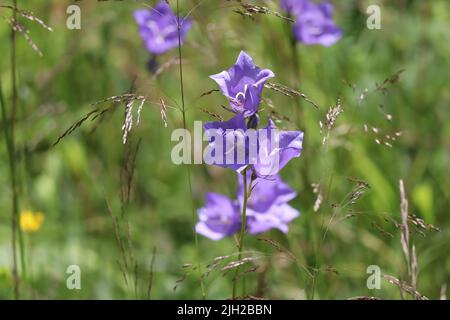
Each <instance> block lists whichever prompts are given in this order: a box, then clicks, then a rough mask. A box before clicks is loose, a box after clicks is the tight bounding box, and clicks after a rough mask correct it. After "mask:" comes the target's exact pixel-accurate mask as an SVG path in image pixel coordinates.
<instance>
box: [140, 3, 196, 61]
mask: <svg viewBox="0 0 450 320" xmlns="http://www.w3.org/2000/svg"><path fill="white" fill-rule="evenodd" d="M134 19H135V21H136V23H137V25H138V29H139V34H140V36H141V38H142V40H143V41H144V45H145V48H146V49H147V51H148V52H150V53H151V54H152V55H154V56H159V55H162V54H163V53H165V52H167V51H169V50H171V49H173V48H177V47H178V40H179V39H178V17H177V15H176V14H175V13H174V12H173V11H172V9H171V7H170V6H169V4H168V3H167V2H166V1H165V0H160V1H159V2H158V3H157V4H156V5H155V6H154V7H152V8H145V9H140V10H136V11H135V12H134ZM179 22H180V40H181V43H182V44H183V43H184V40H185V38H186V35H187V33H188V31H189V30H190V29H191V27H192V22H191V20H190V19H188V18H183V17H180V19H179Z"/></svg>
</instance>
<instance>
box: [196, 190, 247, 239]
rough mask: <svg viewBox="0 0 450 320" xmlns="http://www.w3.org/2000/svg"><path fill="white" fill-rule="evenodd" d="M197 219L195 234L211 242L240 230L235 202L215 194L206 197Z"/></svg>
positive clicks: (237, 206)
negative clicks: (204, 204)
mask: <svg viewBox="0 0 450 320" xmlns="http://www.w3.org/2000/svg"><path fill="white" fill-rule="evenodd" d="M198 217H199V220H200V221H199V222H198V223H197V225H196V226H195V230H196V232H197V233H198V234H201V235H203V236H205V237H207V238H210V239H211V240H220V239H222V238H224V237H228V236H231V235H232V234H234V233H236V232H237V231H238V230H240V228H241V217H240V214H239V205H238V203H237V201H232V200H230V199H229V198H228V197H226V196H223V195H220V194H217V193H208V194H207V195H206V206H205V207H203V208H200V209H199V210H198Z"/></svg>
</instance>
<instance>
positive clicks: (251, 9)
mask: <svg viewBox="0 0 450 320" xmlns="http://www.w3.org/2000/svg"><path fill="white" fill-rule="evenodd" d="M227 1H231V0H227ZM235 1H236V2H237V3H238V4H239V5H240V9H236V10H234V12H235V13H237V14H240V15H241V16H243V17H246V18H250V19H252V20H254V19H255V15H273V16H275V17H277V18H280V19H282V20H285V21H288V22H291V23H292V22H295V20H293V19H291V18H289V17H286V16H284V15H282V14H281V13H279V12H277V11H273V10H271V9H269V8H267V7H264V6H256V5H253V4H249V3H244V2H242V1H241V0H235Z"/></svg>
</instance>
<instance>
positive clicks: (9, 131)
mask: <svg viewBox="0 0 450 320" xmlns="http://www.w3.org/2000/svg"><path fill="white" fill-rule="evenodd" d="M13 7H14V10H13V23H16V20H17V0H14V1H13ZM11 85H12V108H11V117H10V119H9V120H8V118H7V113H6V107H5V103H4V99H3V95H2V97H1V100H2V101H1V104H2V116H3V126H4V131H5V137H6V140H7V144H8V155H9V172H10V176H11V189H12V214H11V231H12V235H11V244H12V256H13V266H12V276H13V281H14V299H16V300H17V299H19V297H20V279H19V274H18V270H17V269H18V268H17V231H18V217H19V207H18V203H19V200H18V190H17V176H16V161H15V143H14V125H15V118H16V111H17V79H16V31H15V30H14V28H12V31H11ZM20 243H21V244H22V241H20ZM21 258H22V260H23V249H22V245H21ZM22 263H23V262H22Z"/></svg>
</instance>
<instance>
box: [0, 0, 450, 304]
mask: <svg viewBox="0 0 450 320" xmlns="http://www.w3.org/2000/svg"><path fill="white" fill-rule="evenodd" d="M171 2H174V1H171ZM11 3H12V1H6V0H4V1H3V0H2V1H1V4H4V5H10V4H11ZM146 3H147V4H149V5H152V4H154V2H153V1H147V2H146ZM251 3H254V4H259V5H265V6H269V7H270V8H271V9H273V10H278V11H279V10H280V9H279V7H278V1H254V2H251ZM374 3H377V4H379V5H380V7H381V14H382V29H381V30H369V29H367V27H366V19H367V16H366V13H365V12H366V8H367V7H368V6H369V5H370V4H374ZM70 4H74V2H72V1H60V0H58V1H56V0H47V1H38V0H30V1H26V2H25V1H19V8H21V9H26V10H31V11H33V12H34V14H35V15H36V16H37V17H40V18H41V19H42V20H43V21H45V22H46V23H47V24H48V25H49V26H51V27H52V28H53V29H54V32H52V33H49V32H48V31H46V30H45V29H43V28H41V27H39V26H38V25H37V24H36V23H33V22H29V21H26V20H25V19H23V18H22V19H21V18H19V21H20V22H21V23H23V24H24V25H26V26H27V27H28V28H29V29H30V34H29V35H30V37H31V38H32V39H33V41H34V42H35V43H36V45H37V46H38V47H39V48H40V49H41V50H42V52H43V57H39V56H38V55H37V54H36V52H34V51H33V50H32V49H31V47H30V46H29V44H28V43H27V41H26V40H25V39H24V38H23V37H22V36H21V35H18V39H17V46H18V48H17V63H18V94H19V111H18V116H17V119H18V120H17V124H16V136H17V137H16V144H17V148H18V155H17V160H16V161H17V167H18V176H19V187H20V188H19V194H20V209H21V211H22V210H32V211H39V212H42V213H43V214H44V215H45V221H44V223H43V225H42V227H41V228H40V230H38V231H37V232H35V233H25V234H24V240H25V241H24V242H25V254H26V262H27V263H26V267H27V270H26V271H27V274H26V278H23V279H22V281H21V296H22V298H30V299H52V298H56V299H134V298H139V299H145V298H148V295H147V293H148V287H149V283H150V282H151V298H153V299H200V298H201V297H202V295H201V290H200V286H199V282H198V273H197V272H196V271H192V270H191V269H190V268H189V267H185V268H183V265H184V264H189V263H194V264H195V263H196V261H197V260H196V253H195V252H196V249H195V244H194V236H193V231H192V230H193V224H194V222H193V220H192V204H191V203H192V201H194V205H195V207H196V208H198V207H200V206H202V205H203V204H204V197H205V193H206V192H217V193H223V194H226V195H228V196H230V197H234V195H235V189H236V184H237V183H236V176H235V174H234V173H233V172H232V171H229V170H222V169H218V168H213V167H209V166H206V165H192V166H191V173H192V187H193V196H192V197H191V195H190V193H189V188H188V183H187V170H186V167H184V166H176V165H174V164H173V163H172V162H171V158H170V152H171V149H172V147H173V146H174V143H173V142H171V140H170V137H171V132H172V130H174V129H176V128H180V127H182V116H181V113H180V112H179V111H178V110H176V109H173V108H168V110H167V115H168V127H167V128H165V127H164V124H163V121H162V120H161V116H160V110H159V107H158V106H157V105H155V104H151V103H149V104H146V105H145V106H144V108H143V110H142V114H141V123H140V125H139V126H138V127H134V128H133V131H132V133H131V137H130V140H129V142H128V144H127V145H126V146H124V145H123V144H122V132H121V127H122V123H123V113H124V111H123V110H124V106H123V105H118V106H117V109H116V111H115V112H109V113H106V114H105V116H104V117H102V118H98V119H96V120H93V121H91V120H88V121H86V122H85V123H84V124H83V125H82V126H81V127H80V128H79V129H78V130H76V131H75V132H74V133H73V134H72V135H70V136H68V137H66V138H64V139H63V140H62V141H61V142H60V143H59V144H58V145H56V146H55V147H51V144H52V143H54V142H55V141H56V139H57V138H58V137H59V136H60V135H61V134H62V133H63V132H64V131H65V130H66V129H67V128H69V126H71V125H72V124H73V123H74V122H76V121H77V120H79V119H80V118H81V117H82V116H83V115H84V114H86V113H87V112H89V111H90V110H92V109H93V108H94V107H93V106H92V105H91V104H92V103H94V102H97V101H100V100H102V99H104V98H107V97H111V96H114V95H119V94H123V93H126V92H128V91H129V90H130V88H131V87H133V88H134V92H135V93H137V94H142V95H146V96H148V97H150V99H151V101H155V102H158V101H159V100H160V99H161V98H162V99H164V101H165V102H166V104H167V105H168V106H176V104H177V103H178V104H180V103H181V98H180V83H179V75H178V66H177V65H175V64H173V63H172V64H171V63H170V61H174V60H173V59H176V58H177V54H178V52H177V50H172V51H170V52H168V53H166V54H164V55H163V56H161V57H159V58H158V63H159V64H160V65H162V64H164V63H166V62H169V64H168V67H167V68H166V69H165V70H164V71H163V72H162V73H161V74H160V75H159V76H157V77H154V76H153V75H152V74H151V73H150V72H149V70H148V68H147V63H148V60H149V58H150V56H149V54H148V53H147V52H146V51H145V49H144V48H143V45H142V41H141V39H140V37H139V35H138V33H137V27H136V25H135V23H134V20H133V17H132V13H133V11H134V10H136V9H138V8H142V7H144V5H143V4H141V3H136V2H134V1H107V2H96V1H80V2H77V4H78V5H79V6H80V7H81V21H82V28H81V30H68V29H67V28H66V19H67V14H66V9H67V7H68V5H70ZM196 5H198V6H197V7H196V9H195V10H193V11H192V13H191V18H192V19H193V21H194V24H193V28H192V29H191V31H190V32H189V34H188V36H187V41H186V43H185V45H184V46H183V69H184V75H185V79H184V80H185V81H184V87H185V94H186V106H187V110H188V111H187V125H188V127H190V128H192V127H193V121H194V120H202V121H211V120H212V118H211V117H210V115H208V114H207V113H205V112H204V111H202V109H205V110H208V111H209V112H213V113H217V114H221V115H223V116H224V117H225V118H226V117H229V115H228V114H227V112H226V111H224V110H223V109H222V108H221V107H220V105H221V104H225V103H226V101H225V99H224V98H223V97H222V96H221V95H220V94H216V93H214V94H211V95H208V96H204V97H201V95H202V93H204V92H206V91H209V90H211V89H215V88H216V85H215V83H214V82H213V81H211V80H210V79H209V78H208V76H209V75H211V74H214V73H218V72H220V71H222V70H224V69H226V68H228V67H229V66H231V65H232V64H233V63H234V61H235V59H236V57H237V55H238V53H239V51H240V50H245V51H247V52H248V53H249V54H250V55H251V56H252V57H253V58H254V60H255V61H256V63H257V64H258V65H259V66H261V67H264V68H269V69H271V70H273V71H274V72H275V74H276V78H275V79H274V82H277V83H282V84H284V85H287V86H290V87H295V88H297V89H298V90H300V91H301V92H304V93H305V94H306V95H307V96H308V97H309V98H310V99H311V100H312V101H314V102H315V103H317V104H318V106H319V109H315V108H314V107H312V106H311V105H310V104H308V103H306V102H305V101H303V100H301V99H299V100H296V99H292V98H289V97H285V96H283V95H280V94H279V93H277V92H275V91H272V90H269V89H265V91H264V98H265V101H264V103H263V106H262V107H263V108H264V111H263V114H267V113H268V112H272V111H274V112H276V114H275V115H273V117H274V118H276V119H279V121H278V124H279V126H280V127H282V128H287V129H300V130H303V131H305V141H304V151H303V154H302V156H301V158H299V159H295V160H293V161H292V162H291V163H289V165H288V166H287V167H286V168H285V169H284V170H283V172H282V177H283V178H284V180H285V181H286V182H287V183H288V184H289V185H290V186H292V187H293V188H294V189H296V190H298V194H299V195H298V197H297V198H296V199H295V200H294V201H292V202H291V205H293V206H294V207H295V208H297V209H299V210H300V211H301V217H300V218H298V219H296V220H294V222H293V223H292V224H291V225H290V231H289V233H288V234H287V235H283V234H281V233H279V232H278V231H271V232H269V233H267V234H264V235H261V236H262V237H265V238H270V239H273V240H274V241H276V242H277V243H280V244H281V245H282V246H283V247H285V248H287V249H288V250H289V252H290V253H291V254H292V255H294V256H295V257H296V259H297V263H295V262H293V259H291V258H289V257H287V256H289V254H286V253H283V252H278V251H277V250H276V248H274V247H273V246H271V245H269V244H267V243H265V242H263V241H259V240H258V238H260V237H261V236H250V237H248V238H247V239H246V250H248V251H251V255H252V256H258V257H259V258H258V259H257V260H256V261H255V262H254V263H255V265H256V266H258V269H257V270H256V271H255V272H252V273H249V274H248V275H246V276H245V278H246V287H247V293H248V294H251V295H259V296H262V297H265V298H273V299H305V298H311V297H312V292H313V291H314V298H315V299H317V298H320V299H347V298H350V297H354V296H377V297H380V298H385V299H399V298H401V295H400V292H399V290H398V288H397V287H395V286H394V285H392V284H389V283H388V282H387V281H385V280H382V282H381V289H380V290H369V289H367V286H366V280H367V277H368V276H369V275H368V274H367V273H366V268H367V267H368V266H369V265H378V266H379V267H380V268H381V270H382V273H383V274H389V275H393V276H395V277H397V278H400V279H402V280H405V281H407V282H408V281H409V280H408V279H409V277H408V271H407V266H406V263H405V259H404V257H403V255H402V251H401V245H400V233H399V230H398V228H396V227H395V226H394V225H393V223H392V222H390V220H389V217H390V218H393V219H395V220H396V221H398V222H400V196H399V191H398V183H399V179H404V181H405V187H406V192H407V197H408V199H409V204H410V211H411V213H414V214H415V215H417V216H418V217H420V218H422V219H424V220H425V221H426V222H427V223H430V224H433V225H435V226H437V227H438V228H440V232H426V236H422V235H420V234H418V233H417V232H413V233H412V235H411V242H412V243H414V244H415V246H416V249H417V257H418V265H419V276H418V291H419V292H420V293H421V294H423V295H425V296H427V297H429V298H432V299H438V298H439V296H440V291H441V287H442V285H445V284H448V283H449V282H450V255H449V251H450V229H449V227H450V220H449V209H448V208H449V189H448V187H449V185H450V172H449V163H450V154H449V149H450V112H449V102H450V87H449V86H450V83H449V80H450V77H449V72H450V59H449V57H450V45H449V43H450V32H449V31H450V3H449V2H448V1H446V0H434V1H420V0H416V1H413V0H410V1H408V0H403V1H400V0H399V1H363V0H361V1H359V0H349V1H334V5H335V21H336V22H337V24H338V25H339V26H341V27H342V28H343V30H344V37H343V38H342V40H341V41H339V42H338V43H337V44H336V45H334V46H332V47H329V48H325V47H320V46H304V45H299V46H298V48H297V52H296V53H295V54H296V59H298V65H299V68H298V70H296V69H295V67H294V66H295V59H294V55H293V54H294V51H293V50H292V46H291V40H290V24H289V23H288V22H286V21H284V20H283V19H280V18H277V17H275V16H273V15H255V19H254V20H252V19H250V18H243V17H242V16H241V15H239V14H236V13H235V12H234V10H238V9H239V7H238V6H237V5H236V3H234V2H229V1H221V0H206V1H199V0H182V1H180V9H181V12H182V13H184V14H186V13H187V12H189V11H190V10H191V9H192V8H194V7H195V6H196ZM0 11H1V15H2V16H5V17H8V16H10V15H11V10H9V9H5V8H0ZM10 33H11V29H10V27H9V25H8V24H7V22H6V21H4V20H2V21H0V48H1V53H2V59H0V76H1V79H2V90H3V93H4V95H5V97H6V105H7V108H10V105H11V81H10V79H11V66H10V59H9V56H10V49H11V42H10ZM400 70H404V71H403V72H402V73H401V75H400V78H399V80H398V81H392V82H393V83H390V82H388V83H387V84H386V86H385V87H386V88H387V90H377V89H376V88H377V84H381V83H383V81H384V80H385V79H386V78H390V77H391V76H393V75H395V74H396V73H397V72H398V71H400ZM133 83H134V85H133ZM366 91H367V94H365V92H366ZM361 95H363V97H362V96H361ZM361 98H362V99H361ZM338 99H339V100H340V102H341V104H342V108H343V109H344V113H343V115H342V116H340V117H339V118H338V119H337V121H336V124H335V128H334V129H333V130H332V131H331V133H330V137H329V140H328V143H327V145H326V146H323V145H322V136H321V135H320V130H319V121H320V120H322V121H324V119H325V115H326V113H327V110H328V108H329V107H330V106H332V105H335V104H336V102H337V101H338ZM109 105H110V104H109ZM104 106H108V104H106V105H104ZM387 115H391V116H392V120H391V121H389V120H388V119H387V117H389V116H387ZM263 118H264V117H263ZM364 125H367V127H368V132H365V130H364ZM372 128H376V129H378V130H375V131H378V133H375V132H374V131H373V130H372ZM396 132H401V133H402V134H401V136H399V137H398V138H397V140H396V141H391V143H392V147H388V146H386V145H383V144H377V143H376V141H375V139H380V140H382V141H385V140H386V139H385V136H386V135H390V136H394V135H395V133H396ZM139 139H142V140H141V144H140V150H139V152H138V154H137V158H136V166H135V172H134V178H133V181H132V188H131V197H130V201H129V204H128V205H126V206H124V210H123V214H122V204H121V201H120V194H121V185H122V183H121V181H120V175H121V170H122V169H121V168H122V166H123V159H124V153H126V152H127V150H130V149H133V148H135V146H136V143H137V141H138V140H139ZM0 156H1V159H2V161H1V163H0V185H1V186H2V187H1V193H0V298H2V299H10V298H12V297H13V290H12V276H11V264H12V262H11V242H10V239H11V227H10V219H11V195H12V193H11V188H10V181H9V171H8V170H9V167H8V161H7V159H8V157H7V150H6V143H5V138H4V135H3V131H2V136H1V139H0ZM348 177H357V178H359V179H362V180H364V181H366V182H367V183H369V184H370V186H371V188H370V189H368V190H367V191H366V192H365V194H364V195H363V196H362V197H361V199H359V200H358V201H357V202H356V203H355V204H349V205H346V206H339V205H338V207H337V208H338V209H337V210H336V206H335V204H342V203H343V202H345V199H346V195H348V194H349V192H351V191H352V189H353V188H354V183H352V182H351V181H349V180H348ZM312 183H320V185H321V186H322V190H323V202H322V205H321V207H320V209H319V211H318V212H314V210H313V206H314V203H315V201H316V195H315V194H314V193H313V188H312V187H311V184H312ZM106 202H107V203H109V205H110V207H111V210H112V212H113V213H114V214H115V215H116V216H118V221H119V225H120V227H121V235H122V238H123V241H124V246H125V251H126V254H127V255H130V253H132V258H131V257H130V258H129V259H128V260H129V261H130V262H129V265H128V269H127V270H126V271H125V272H123V271H121V268H120V267H119V263H121V264H123V262H122V258H121V251H120V249H119V248H118V246H117V243H116V236H115V233H114V228H113V225H112V222H111V217H110V215H109V213H108V209H107V205H106ZM334 213H335V215H334V218H333V219H332V216H333V214H334ZM348 214H350V215H351V217H349V216H347V215H348ZM346 217H347V218H346ZM330 219H331V223H329V221H330ZM327 225H329V231H328V232H327V234H326V237H324V232H325V229H326V226H327ZM128 226H129V227H128ZM127 229H129V230H130V236H128V235H127V233H128V232H127ZM381 229H382V230H384V231H385V232H383V231H380V230H381ZM386 232H387V233H389V234H387V233H386ZM128 238H130V239H128ZM128 240H131V242H132V248H130V247H129V244H128V242H129V241H128ZM199 246H200V261H201V265H202V269H203V271H205V270H206V266H207V265H208V264H210V263H211V262H212V261H213V260H214V258H215V257H218V256H223V255H230V254H233V253H236V250H237V249H236V246H235V241H234V240H233V238H228V239H224V240H221V241H218V242H213V241H210V240H209V239H206V238H203V237H201V236H200V237H199ZM154 252H156V254H155V255H153V253H154ZM152 257H154V263H153V268H152V267H151V266H152ZM134 262H136V265H137V268H135V263H134ZM69 265H78V266H80V268H81V285H82V289H81V290H68V289H67V288H66V279H67V277H68V275H67V274H66V269H67V267H68V266H69ZM302 266H306V268H307V269H309V270H313V269H312V268H317V269H319V271H318V272H317V275H316V277H315V279H314V281H313V279H312V278H311V277H310V276H308V275H307V273H306V272H305V270H304V268H303V267H302ZM152 270H153V272H152ZM124 273H125V274H126V275H125V276H126V278H127V280H128V281H127V282H126V281H125V280H124ZM185 273H189V274H188V275H187V276H186V277H184V276H183V274H185ZM183 278H184V280H183V281H180V283H179V284H178V286H177V288H176V290H174V287H175V285H176V282H177V280H178V279H183ZM136 283H137V285H136ZM205 284H206V290H207V298H212V299H223V298H229V297H230V296H231V285H232V274H231V273H230V274H229V275H226V276H223V275H222V273H221V272H220V270H219V269H215V270H213V271H212V272H211V273H210V274H209V275H208V276H207V277H206V278H205ZM406 298H409V297H406Z"/></svg>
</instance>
